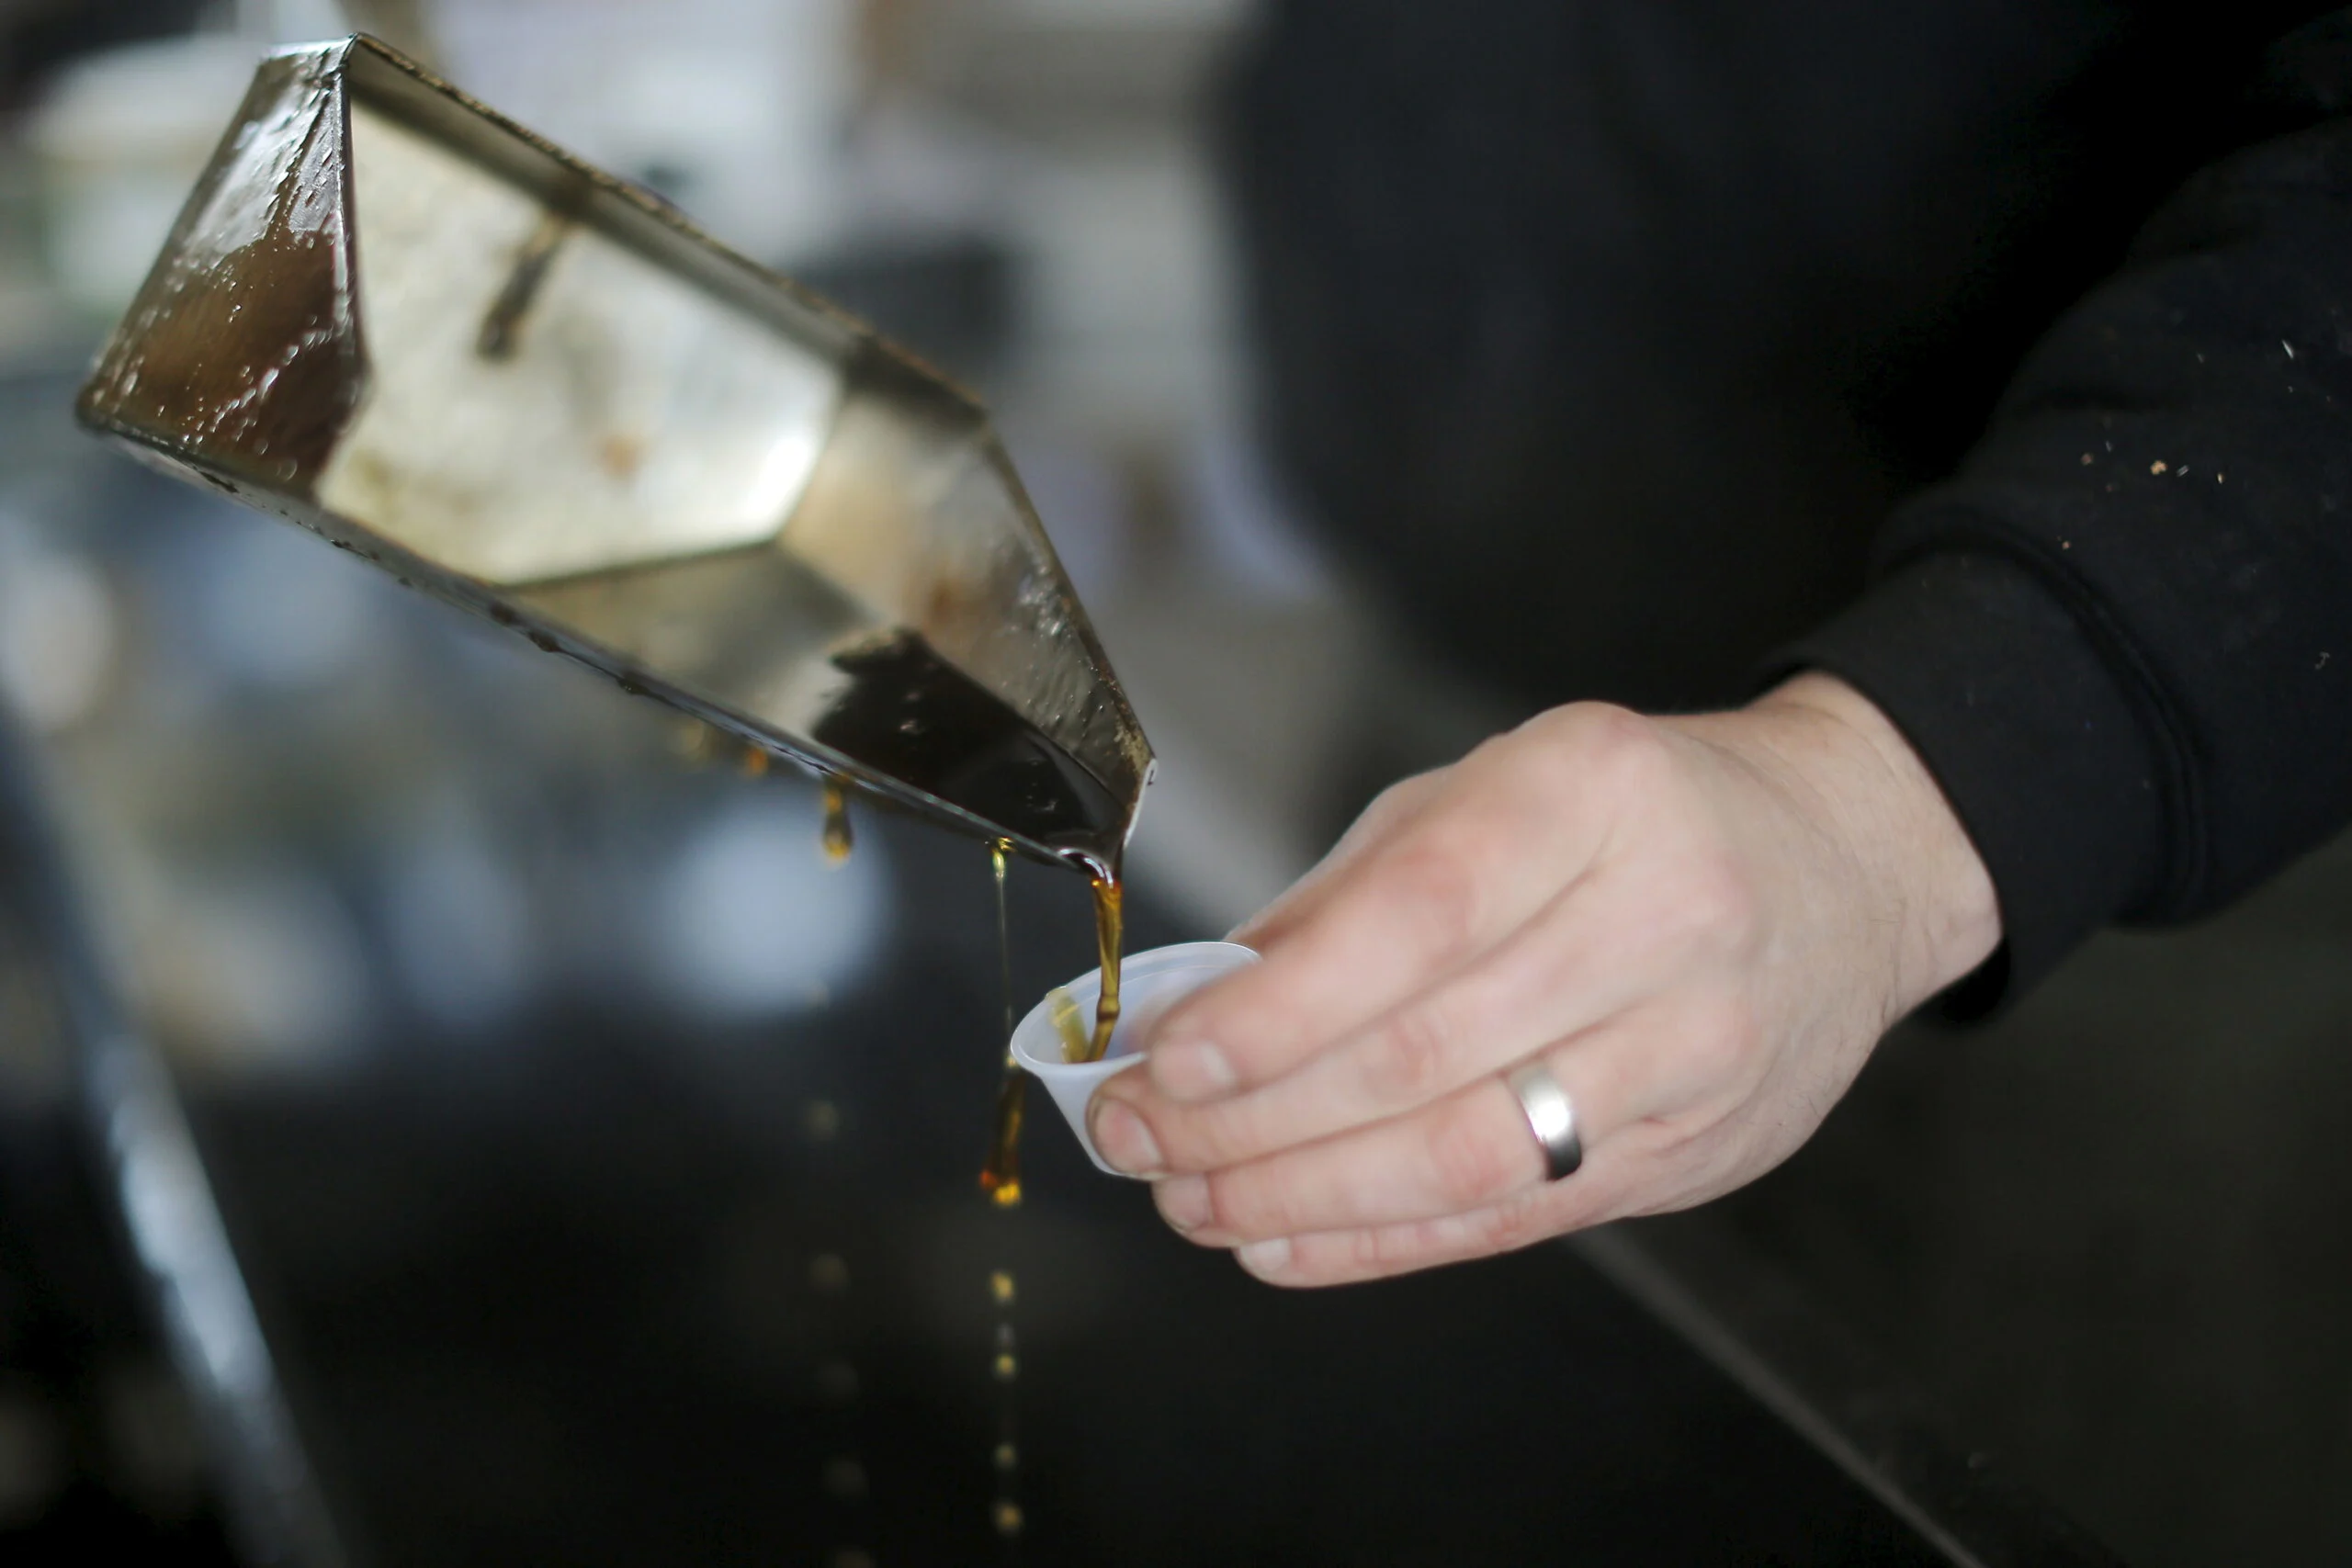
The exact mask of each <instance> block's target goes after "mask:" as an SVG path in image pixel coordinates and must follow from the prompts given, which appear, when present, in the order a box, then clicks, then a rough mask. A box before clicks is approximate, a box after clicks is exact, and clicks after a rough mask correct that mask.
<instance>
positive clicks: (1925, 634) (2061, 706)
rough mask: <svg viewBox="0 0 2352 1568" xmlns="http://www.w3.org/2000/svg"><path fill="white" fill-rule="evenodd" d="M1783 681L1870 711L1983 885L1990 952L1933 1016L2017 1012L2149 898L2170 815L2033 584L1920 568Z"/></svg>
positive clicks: (2134, 715)
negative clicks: (1994, 914) (1918, 774)
mask: <svg viewBox="0 0 2352 1568" xmlns="http://www.w3.org/2000/svg"><path fill="white" fill-rule="evenodd" d="M1776 669H1777V672H1778V673H1779V674H1780V675H1781V676H1785V675H1788V674H1792V673H1793V672H1795V671H1798V670H1801V669H1814V670H1820V671H1826V673H1829V674H1832V675H1835V676H1837V677H1838V678H1839V679H1841V680H1843V681H1845V682H1847V683H1848V684H1849V685H1851V686H1852V687H1854V688H1855V689H1856V690H1857V691H1859V692H1860V693H1861V694H1863V695H1864V696H1866V697H1868V698H1869V699H1870V700H1871V702H1872V703H1873V704H1875V705H1877V706H1878V707H1879V709H1880V710H1881V711H1882V712H1883V713H1884V714H1885V715H1886V716H1887V717H1888V718H1890V719H1891V720H1893V721H1894V725H1895V728H1898V729H1900V730H1901V731H1902V732H1903V734H1904V735H1905V738H1906V739H1909V741H1910V742H1911V746H1912V749H1913V750H1916V751H1917V752H1918V754H1919V757H1920V759H1921V761H1924V762H1926V764H1927V766H1928V771H1929V772H1930V773H1933V774H1934V775H1935V777H1936V780H1937V782H1938V783H1939V784H1941V785H1942V786H1943V791H1944V795H1945V797H1946V798H1947V799H1948V800H1950V801H1951V806H1952V809H1953V810H1954V812H1955V813H1957V814H1958V816H1959V818H1960V820H1961V824H1962V827H1963V828H1965V829H1967V832H1968V836H1969V838H1970V839H1971V840H1973V842H1974V843H1975V845H1976V850H1977V852H1978V853H1979V854H1980V855H1982V856H1983V857H1984V860H1985V868H1986V869H1987V870H1988V871H1990V872H1991V874H1992V877H1993V886H1994V887H1995V889H1996V892H1997V893H1998V895H1999V898H2000V907H2001V931H2002V939H2003V940H2002V945H2001V949H2000V951H1998V952H1996V953H1995V954H1994V955H1993V957H1992V958H1991V959H1990V960H1989V961H1987V962H1986V964H1985V965H1984V966H1983V967H1982V968H1980V969H1978V970H1977V971H1976V973H1975V974H1973V975H1972V976H1969V977H1968V978H1967V979H1965V980H1963V981H1962V982H1961V983H1960V984H1959V985H1957V986H1955V987H1952V988H1951V990H1949V991H1947V992H1946V993H1945V994H1944V996H1943V997H1942V998H1939V1002H1938V1007H1939V1010H1941V1011H1943V1012H1945V1013H1946V1014H1948V1015H1950V1016H1954V1017H1963V1018H1965V1017H1974V1016H1979V1015H1981V1014H1983V1013H1985V1012H1987V1011H1990V1010H1993V1009H1994V1008H1995V1007H1997V1006H1999V1005H2001V1004H2003V1003H2004V1002H2006V1001H2007V1000H2009V999H2012V998H2015V997H2016V996H2018V995H2019V994H2021V993H2022V992H2024V991H2025V990H2026V989H2028V988H2029V987H2031V986H2032V985H2033V984H2034V983H2035V982H2037V981H2038V980H2040V979H2041V977H2042V976H2044V975H2045V974H2047V973H2048V972H2049V970H2050V969H2051V968H2052V966H2053V965H2055V964H2057V963H2058V961H2059V960H2060V959H2062V958H2064V956H2065V955H2066V954H2067V953H2069V952H2071V951H2072V950H2073V949H2074V948H2075V946H2076V945H2078V944H2079V943H2080V942H2082V941H2083V939H2084V938H2086V937H2087V936H2088V935H2090V934H2091V932H2093V931H2097V930H2098V928H2099V927H2101V926H2103V925H2105V924H2107V923H2108V922H2109V921H2110V920H2113V919H2116V918H2117V917H2118V916H2119V915H2121V914H2124V913H2126V912H2128V911H2129V910H2131V908H2134V907H2135V906H2136V905H2138V904H2139V903H2141V902H2143V900H2144V899H2145V898H2146V897H2148V894H2149V890H2150V886H2151V885H2152V882H2153V880H2154V877H2155V875H2156V874H2157V868H2159V867H2160V866H2161V865H2162V863H2163V859H2164V841H2165V840H2164V834H2165V810H2164V801H2163V796H2162V793H2161V791H2160V790H2159V788H2158V784H2157V775H2156V773H2155V771H2154V766H2153V764H2152V761H2151V759H2152V757H2153V755H2154V752H2153V750H2152V748H2151V747H2150V745H2149V742H2148V739H2147V736H2146V733H2145V731H2144V730H2143V728H2142V724H2143V721H2142V718H2141V716H2140V714H2139V713H2138V711H2137V709H2136V708H2135V707H2134V705H2133V704H2132V703H2131V698H2130V695H2129V692H2130V688H2129V687H2128V686H2127V685H2126V684H2125V683H2124V682H2122V681H2120V680H2119V679H2118V677H2117V675H2116V673H2115V671H2113V670H2111V669H2110V668H2109V664H2108V662H2107V660H2105V659H2103V658H2102V657H2101V656H2100V653H2099V650H2098V647H2097V646H2096V645H2095V644H2094V642H2093V641H2092V640H2091V637H2089V636H2088V635H2087V634H2086V632H2085V630H2084V629H2083V627H2082V626H2081V625H2080V624H2079V623H2078V622H2077V621H2076V620H2075V616H2074V615H2072V614H2070V613H2069V611H2068V609H2067V607H2066V605H2065V604H2064V602H2063V601H2062V600H2061V599H2060V598H2059V596H2058V594H2057V593H2056V592H2054V591H2053V590H2052V587H2051V586H2050V585H2049V584H2048V583H2047V582H2046V581H2044V579H2043V578H2042V576H2041V574H2040V573H2039V572H2038V571H2036V570H2033V569H2032V568H2030V567H2028V566H2026V565H2024V564H2023V563H2021V562H2018V561H2015V560H2012V559H2009V558H2006V557H2003V556H1999V555H1996V554H1991V553H1973V552H1967V551H1943V552H1938V553H1935V554H1932V555H1926V556H1922V557H1919V558H1917V559H1914V560H1912V561H1910V562H1908V563H1907V564H1905V565H1903V566H1901V567H1899V568H1898V569H1897V570H1894V572H1893V573H1892V574H1890V575H1889V576H1887V577H1885V578H1883V579H1882V580H1881V581H1879V582H1878V584H1877V585H1876V586H1875V587H1873V588H1872V589H1871V592H1869V593H1867V594H1866V595H1864V597H1863V598H1862V599H1861V600H1860V602H1859V603H1858V604H1854V605H1853V606H1852V607H1851V608H1849V609H1848V610H1847V611H1846V612H1845V613H1844V614H1843V615H1839V616H1838V617H1837V618H1836V619H1835V620H1832V621H1830V622H1829V623H1828V624H1827V625H1826V626H1822V627H1821V628H1819V629H1818V630H1816V631H1815V632H1814V633H1813V634H1812V635H1811V636H1809V637H1804V639H1802V640H1801V641H1799V642H1797V643H1795V644H1794V645H1792V646H1791V647H1789V648H1787V649H1782V650H1781V656H1780V658H1779V660H1777V663H1776Z"/></svg>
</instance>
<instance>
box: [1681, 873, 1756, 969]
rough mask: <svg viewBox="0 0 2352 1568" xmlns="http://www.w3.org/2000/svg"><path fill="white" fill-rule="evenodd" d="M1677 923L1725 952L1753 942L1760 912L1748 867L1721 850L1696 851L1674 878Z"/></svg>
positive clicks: (1740, 948) (1739, 949) (1747, 945)
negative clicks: (1680, 872)
mask: <svg viewBox="0 0 2352 1568" xmlns="http://www.w3.org/2000/svg"><path fill="white" fill-rule="evenodd" d="M1675 904H1676V910H1677V914H1678V915H1679V919H1680V923H1681V924H1682V925H1683V926H1684V928H1685V929H1686V930H1687V931H1690V932H1691V934H1692V935H1693V936H1695V937H1697V938H1698V939H1699V940H1701V941H1702V942H1705V943H1707V944H1708V945H1709V946H1711V947H1715V948H1718V949H1721V950H1722V951H1725V952H1738V951H1744V950H1746V949H1747V947H1749V946H1750V945H1752V944H1753V943H1754V942H1755V941H1756V938H1757V935H1758V929H1759V927H1760V926H1761V924H1762V919H1763V911H1762V908H1761V901H1760V899H1759V898H1758V894H1757V890H1756V886H1755V883H1754V882H1753V880H1752V879H1751V878H1750V877H1749V876H1748V874H1747V867H1746V866H1744V865H1743V864H1742V863H1740V862H1739V860H1738V859H1737V858H1736V856H1734V855H1733V854H1731V853H1730V852H1727V851H1723V850H1713V849H1711V850H1706V851H1702V852H1697V853H1695V854H1694V855H1693V856H1692V857H1691V861H1690V863H1689V864H1688V865H1687V866H1686V867H1685V868H1684V870H1683V873H1682V874H1681V875H1680V876H1679V877H1678V878H1676V881H1675Z"/></svg>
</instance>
